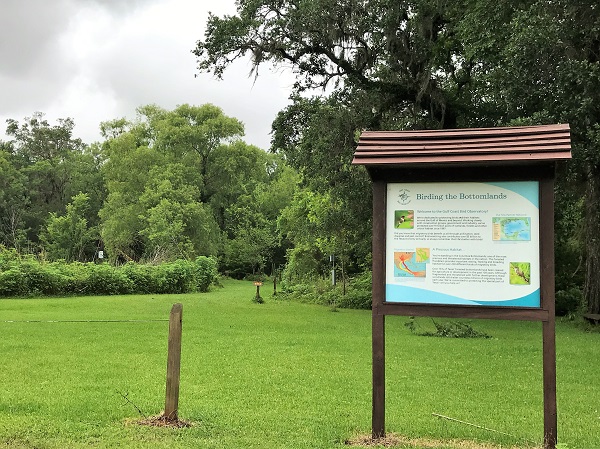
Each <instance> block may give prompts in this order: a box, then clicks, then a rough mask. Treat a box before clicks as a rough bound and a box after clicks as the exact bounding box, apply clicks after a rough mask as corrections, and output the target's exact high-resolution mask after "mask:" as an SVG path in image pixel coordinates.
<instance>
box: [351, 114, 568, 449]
mask: <svg viewBox="0 0 600 449" xmlns="http://www.w3.org/2000/svg"><path fill="white" fill-rule="evenodd" d="M570 150H571V143H570V132H569V126H568V125H543V126H526V127H510V128H486V129H455V130H433V131H390V132H386V131H380V132H368V131H366V132H363V133H362V135H361V137H360V141H359V143H358V147H357V149H356V152H355V154H354V160H353V161H352V163H353V164H356V165H364V166H365V167H366V169H367V171H368V172H369V175H370V177H371V179H372V181H373V309H372V320H373V328H372V332H373V342H372V344H373V415H372V425H373V429H372V431H373V437H374V438H378V437H382V436H384V435H385V316H386V315H402V316H428V317H450V318H488V319H503V320H527V321H541V322H542V324H543V331H542V338H543V379H544V381H543V392H544V447H545V448H548V449H554V448H555V446H556V442H557V417H556V412H557V410H556V351H555V322H554V179H555V169H556V164H557V163H558V162H560V161H565V160H568V159H570V158H571V151H570Z"/></svg>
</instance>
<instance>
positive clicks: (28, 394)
mask: <svg viewBox="0 0 600 449" xmlns="http://www.w3.org/2000/svg"><path fill="white" fill-rule="evenodd" d="M269 290H270V289H269V288H268V286H266V285H265V287H263V292H268V291H269ZM254 294H255V287H254V286H253V285H252V283H251V282H236V281H226V282H225V284H224V288H222V289H218V290H215V291H213V292H211V293H207V294H187V295H164V296H160V295H146V296H116V297H85V298H64V299H62V298H47V299H14V300H0V333H1V334H0V335H1V338H0V354H1V355H2V357H1V359H0V447H7V448H8V447H10V448H17V449H21V448H38V449H45V448H87V447H93V448H113V447H123V448H167V447H168V448H216V449H217V448H267V449H268V448H294V449H296V448H298V449H302V448H307V449H308V448H310V449H318V448H342V447H348V446H347V445H346V444H345V441H346V440H348V439H351V438H355V437H357V436H358V435H361V434H368V433H369V432H370V427H371V315H370V311H356V310H342V311H339V312H337V313H333V312H331V311H330V310H329V309H328V308H327V307H322V306H316V305H308V304H298V303H294V302H289V301H283V300H277V301H276V300H273V299H271V298H268V295H264V294H263V297H265V296H266V299H267V301H266V303H265V304H255V303H253V302H251V299H252V297H253V296H254ZM175 302H181V303H183V345H182V365H181V388H180V401H179V405H180V409H179V415H180V417H181V418H183V419H185V420H188V421H191V422H192V423H193V425H192V426H191V427H189V428H183V429H170V428H157V427H147V426H140V425H138V424H136V423H135V420H137V419H138V418H140V414H139V413H138V412H137V410H136V407H138V408H139V409H140V410H142V412H143V413H144V414H145V415H148V416H150V415H157V414H159V413H160V412H161V410H162V408H163V406H164V388H165V369H166V352H167V333H168V323H167V322H166V321H150V320H166V319H168V314H169V311H170V309H171V306H172V304H173V303H175ZM121 319H122V320H146V321H139V322H46V321H52V320H59V321H60V320H72V321H76V320H92V321H93V320H121ZM8 320H15V321H18V322H7V321H8ZM26 320H40V321H44V322H24V321H26ZM386 320H387V323H386V354H387V361H386V374H387V401H386V427H387V429H388V431H390V432H394V433H397V434H401V435H405V436H407V437H411V438H417V437H420V438H426V439H429V440H441V441H442V442H445V443H438V445H437V446H436V447H437V448H444V449H449V448H454V447H457V444H456V443H452V442H450V440H452V439H466V440H474V441H479V442H483V443H487V444H490V445H494V446H493V447H503V448H506V447H512V446H527V443H526V441H527V440H529V441H533V442H536V443H538V444H539V443H540V442H541V438H542V433H543V422H542V373H541V369H542V353H541V346H542V343H541V342H542V338H541V324H540V323H527V322H507V321H486V320H481V321H471V324H472V325H473V326H474V327H475V328H476V329H477V330H480V331H485V332H487V333H489V334H491V335H492V336H493V338H491V339H472V340H461V339H440V338H432V337H419V336H415V335H413V334H411V333H410V331H409V330H408V329H407V328H406V327H405V326H404V323H405V322H406V321H407V319H406V318H403V317H388V318H387V319H386ZM419 322H422V323H423V324H424V325H425V324H427V319H419ZM557 369H558V411H559V416H558V424H559V428H558V432H559V442H561V443H564V444H566V447H568V448H569V449H574V448H581V449H591V448H600V382H599V380H598V379H600V333H591V334H589V333H587V334H586V333H584V332H582V331H581V330H580V329H577V328H576V327H575V326H574V325H573V324H571V323H558V324H557ZM123 396H126V397H127V399H125V398H124V397H123ZM134 405H135V406H136V407H134ZM432 413H437V414H441V415H446V416H450V417H453V418H456V419H460V420H463V421H467V422H470V423H474V424H477V425H479V426H482V427H487V428H491V429H495V430H497V431H498V432H503V433H507V434H510V435H513V436H507V435H504V434H502V433H497V432H490V431H486V430H482V429H478V428H475V427H473V426H468V425H465V424H461V423H457V422H453V421H448V420H442V419H439V418H436V417H434V416H432ZM396 447H403V448H404V447H411V448H414V447H415V446H409V445H402V444H401V445H398V446H396ZM417 447H431V446H427V442H423V443H422V444H421V445H420V446H417ZM481 447H483V446H481Z"/></svg>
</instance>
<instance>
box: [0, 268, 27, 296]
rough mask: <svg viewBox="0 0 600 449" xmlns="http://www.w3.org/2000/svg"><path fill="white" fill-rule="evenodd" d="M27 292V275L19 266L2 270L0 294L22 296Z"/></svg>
mask: <svg viewBox="0 0 600 449" xmlns="http://www.w3.org/2000/svg"><path fill="white" fill-rule="evenodd" d="M26 293H27V284H26V282H25V276H23V273H22V272H21V270H20V269H19V268H9V269H8V270H5V271H2V272H0V296H21V295H24V294H26Z"/></svg>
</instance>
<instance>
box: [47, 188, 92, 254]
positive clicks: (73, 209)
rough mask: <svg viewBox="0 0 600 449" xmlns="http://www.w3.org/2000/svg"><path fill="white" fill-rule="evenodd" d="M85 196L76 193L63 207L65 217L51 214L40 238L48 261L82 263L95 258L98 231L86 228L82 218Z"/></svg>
mask: <svg viewBox="0 0 600 449" xmlns="http://www.w3.org/2000/svg"><path fill="white" fill-rule="evenodd" d="M89 207H90V204H89V196H88V195H86V194H84V193H79V194H78V195H75V196H74V197H73V200H72V202H71V203H70V204H68V205H67V210H66V213H65V215H62V216H58V215H57V214H56V213H54V212H51V213H50V217H49V218H48V220H47V224H46V228H45V229H44V230H43V232H42V234H41V236H40V238H41V240H42V242H43V243H44V247H45V249H46V252H47V255H48V257H49V258H50V259H51V260H59V259H64V260H66V261H67V262H74V261H79V262H85V261H90V260H92V259H93V258H94V257H95V253H96V245H95V244H96V241H97V240H98V238H99V236H98V230H97V228H95V227H90V226H89V225H88V221H87V219H86V218H85V215H86V212H87V211H88V210H89Z"/></svg>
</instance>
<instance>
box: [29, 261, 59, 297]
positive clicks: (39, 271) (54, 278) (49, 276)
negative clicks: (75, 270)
mask: <svg viewBox="0 0 600 449" xmlns="http://www.w3.org/2000/svg"><path fill="white" fill-rule="evenodd" d="M19 269H20V271H21V273H22V274H23V278H24V281H25V290H26V293H27V294H29V295H39V294H42V295H59V294H61V293H64V292H65V291H66V286H67V285H68V278H67V277H65V276H64V275H63V274H62V273H61V272H60V271H57V270H56V269H55V266H53V265H50V264H46V263H40V262H38V261H37V260H35V259H31V258H29V259H25V260H23V261H21V264H20V266H19Z"/></svg>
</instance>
